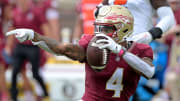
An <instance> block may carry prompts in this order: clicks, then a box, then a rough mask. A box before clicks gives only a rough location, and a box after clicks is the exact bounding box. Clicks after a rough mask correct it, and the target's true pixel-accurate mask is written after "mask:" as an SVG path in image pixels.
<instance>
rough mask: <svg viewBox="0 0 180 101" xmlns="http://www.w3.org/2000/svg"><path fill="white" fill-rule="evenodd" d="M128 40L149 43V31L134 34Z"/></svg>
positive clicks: (150, 38)
mask: <svg viewBox="0 0 180 101" xmlns="http://www.w3.org/2000/svg"><path fill="white" fill-rule="evenodd" d="M130 41H135V42H138V43H145V44H149V43H150V42H151V41H152V35H151V34H150V33H149V32H144V33H140V34H136V35H133V36H132V37H131V38H130Z"/></svg>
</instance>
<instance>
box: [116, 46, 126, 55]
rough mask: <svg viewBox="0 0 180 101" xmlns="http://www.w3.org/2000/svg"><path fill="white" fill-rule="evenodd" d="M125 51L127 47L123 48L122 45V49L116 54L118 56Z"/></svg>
mask: <svg viewBox="0 0 180 101" xmlns="http://www.w3.org/2000/svg"><path fill="white" fill-rule="evenodd" d="M126 51H127V49H126V48H124V47H122V49H121V50H120V52H119V53H118V56H120V57H121V56H123V55H124V53H125V52H126Z"/></svg>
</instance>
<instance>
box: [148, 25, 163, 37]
mask: <svg viewBox="0 0 180 101" xmlns="http://www.w3.org/2000/svg"><path fill="white" fill-rule="evenodd" d="M149 32H150V34H151V35H152V38H153V40H155V39H157V38H161V36H162V34H163V31H162V30H161V28H159V27H154V28H152V29H150V30H149Z"/></svg>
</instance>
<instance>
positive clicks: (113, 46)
mask: <svg viewBox="0 0 180 101" xmlns="http://www.w3.org/2000/svg"><path fill="white" fill-rule="evenodd" d="M96 37H105V38H106V39H99V40H97V41H96V43H97V44H101V45H99V46H98V48H100V49H104V48H106V49H109V50H111V51H112V52H113V53H115V54H118V53H119V52H120V50H121V49H122V46H121V45H119V44H117V43H116V42H115V41H114V40H113V39H112V38H111V37H109V36H107V35H105V34H102V33H100V34H96Z"/></svg>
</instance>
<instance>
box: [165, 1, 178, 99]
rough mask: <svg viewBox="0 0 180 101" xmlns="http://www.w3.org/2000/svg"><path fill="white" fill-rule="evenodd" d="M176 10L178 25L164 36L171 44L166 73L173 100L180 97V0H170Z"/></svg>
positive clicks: (168, 43)
mask: <svg viewBox="0 0 180 101" xmlns="http://www.w3.org/2000/svg"><path fill="white" fill-rule="evenodd" d="M168 2H169V4H170V6H171V7H172V9H173V11H174V15H175V18H176V25H175V26H173V28H171V29H170V30H169V31H168V32H167V35H166V36H165V37H164V39H165V43H166V44H167V45H168V46H169V55H168V59H169V61H168V70H167V74H166V79H167V89H168V91H169V94H170V96H171V98H172V101H179V99H180V96H179V94H180V78H179V77H180V62H179V57H180V53H179V52H180V44H179V43H180V36H179V35H180V0H168Z"/></svg>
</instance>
